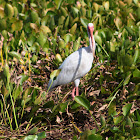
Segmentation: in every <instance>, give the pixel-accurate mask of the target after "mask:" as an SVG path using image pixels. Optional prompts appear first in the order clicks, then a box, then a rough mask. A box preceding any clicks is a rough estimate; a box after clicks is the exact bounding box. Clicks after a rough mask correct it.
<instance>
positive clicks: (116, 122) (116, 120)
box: [113, 116, 123, 125]
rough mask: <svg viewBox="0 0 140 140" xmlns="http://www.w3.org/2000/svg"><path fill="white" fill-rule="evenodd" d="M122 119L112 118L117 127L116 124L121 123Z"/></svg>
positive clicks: (121, 117) (120, 117) (119, 117)
mask: <svg viewBox="0 0 140 140" xmlns="http://www.w3.org/2000/svg"><path fill="white" fill-rule="evenodd" d="M122 119H123V116H118V117H114V118H113V121H114V124H115V125H117V124H118V123H120V122H121V121H122Z"/></svg>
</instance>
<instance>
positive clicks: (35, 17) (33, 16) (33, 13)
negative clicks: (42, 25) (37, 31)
mask: <svg viewBox="0 0 140 140" xmlns="http://www.w3.org/2000/svg"><path fill="white" fill-rule="evenodd" d="M36 21H38V13H37V12H36V11H31V22H33V23H35V22H36Z"/></svg>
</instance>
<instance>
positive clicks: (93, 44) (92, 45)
mask: <svg viewBox="0 0 140 140" xmlns="http://www.w3.org/2000/svg"><path fill="white" fill-rule="evenodd" d="M89 47H90V50H91V52H92V53H93V57H94V56H95V49H96V46H95V40H94V36H93V38H91V36H90V37H89Z"/></svg>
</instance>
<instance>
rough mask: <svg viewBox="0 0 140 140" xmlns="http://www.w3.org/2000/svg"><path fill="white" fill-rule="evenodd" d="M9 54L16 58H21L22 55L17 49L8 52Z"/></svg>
mask: <svg viewBox="0 0 140 140" xmlns="http://www.w3.org/2000/svg"><path fill="white" fill-rule="evenodd" d="M8 55H10V56H12V57H15V58H16V59H18V60H19V59H20V58H21V55H20V54H19V53H17V52H15V51H11V52H9V53H8Z"/></svg>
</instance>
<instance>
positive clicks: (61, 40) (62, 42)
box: [58, 38, 65, 48]
mask: <svg viewBox="0 0 140 140" xmlns="http://www.w3.org/2000/svg"><path fill="white" fill-rule="evenodd" d="M58 46H59V48H64V47H65V42H64V40H63V39H61V38H60V39H59V42H58Z"/></svg>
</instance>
